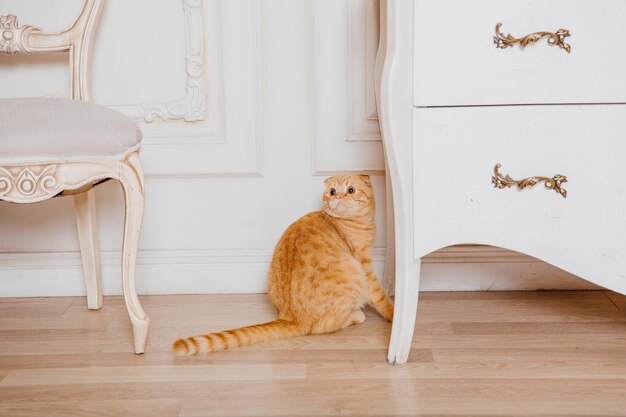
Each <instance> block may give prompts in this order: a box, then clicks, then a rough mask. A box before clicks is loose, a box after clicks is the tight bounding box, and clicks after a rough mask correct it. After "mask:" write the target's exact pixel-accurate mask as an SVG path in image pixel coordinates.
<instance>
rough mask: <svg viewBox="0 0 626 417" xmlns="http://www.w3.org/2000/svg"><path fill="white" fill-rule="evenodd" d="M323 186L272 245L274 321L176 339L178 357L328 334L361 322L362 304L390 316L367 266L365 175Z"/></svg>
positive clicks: (369, 231) (369, 214)
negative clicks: (316, 201)
mask: <svg viewBox="0 0 626 417" xmlns="http://www.w3.org/2000/svg"><path fill="white" fill-rule="evenodd" d="M325 185H326V189H325V191H324V196H323V209H322V210H320V211H316V212H313V213H309V214H307V215H306V216H304V217H302V218H300V219H299V220H297V221H296V222H294V223H293V224H292V225H291V226H289V227H288V228H287V230H286V231H285V233H284V234H283V236H282V237H281V239H280V241H279V242H278V244H277V245H276V249H275V250H274V256H273V257H272V263H271V265H270V269H269V273H268V295H269V298H270V300H271V301H272V304H274V307H276V310H277V311H278V319H277V320H275V321H271V322H269V323H265V324H258V325H255V326H249V327H242V328H240V329H234V330H227V331H224V332H219V333H211V334H207V335H202V336H194V337H190V338H187V339H179V340H177V341H176V342H174V344H173V345H172V349H173V350H174V351H175V352H176V353H177V354H181V355H195V354H197V353H202V352H213V351H217V350H224V349H230V348H232V347H236V346H246V345H250V344H253V343H257V342H262V341H268V340H276V339H285V338H288V337H294V336H299V335H307V334H319V333H332V332H335V331H337V330H340V329H342V328H344V327H346V326H350V325H354V324H358V323H361V322H362V321H363V320H365V316H364V315H363V312H362V311H361V308H362V307H363V305H364V304H365V303H369V304H370V305H372V306H373V307H374V308H375V309H376V310H377V311H378V312H379V313H380V314H381V315H382V316H383V317H384V318H385V319H387V320H390V321H391V320H392V318H393V303H392V301H391V299H390V298H389V295H387V293H386V292H385V290H383V288H382V287H381V286H380V284H379V282H378V279H377V278H376V274H375V273H374V269H373V267H372V257H371V252H372V244H373V243H374V238H375V235H376V226H375V223H374V212H375V204H374V191H373V189H372V186H371V183H370V180H369V177H368V176H367V175H351V176H337V177H331V178H329V179H327V180H326V181H325Z"/></svg>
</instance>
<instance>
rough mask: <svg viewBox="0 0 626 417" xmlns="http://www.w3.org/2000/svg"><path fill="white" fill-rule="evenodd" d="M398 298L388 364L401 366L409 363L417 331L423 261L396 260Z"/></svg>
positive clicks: (395, 306)
mask: <svg viewBox="0 0 626 417" xmlns="http://www.w3.org/2000/svg"><path fill="white" fill-rule="evenodd" d="M396 259H397V260H398V261H399V262H396V296H395V299H394V311H393V324H392V326H391V340H390V342H389V352H388V354H387V362H389V363H390V364H395V365H400V364H403V363H405V362H406V361H407V359H408V357H409V351H410V350H411V341H412V340H413V331H414V329H415V316H416V313H417V300H418V291H419V277H420V276H419V274H420V265H421V261H420V260H417V261H413V259H412V257H408V258H405V259H402V258H401V257H399V258H396Z"/></svg>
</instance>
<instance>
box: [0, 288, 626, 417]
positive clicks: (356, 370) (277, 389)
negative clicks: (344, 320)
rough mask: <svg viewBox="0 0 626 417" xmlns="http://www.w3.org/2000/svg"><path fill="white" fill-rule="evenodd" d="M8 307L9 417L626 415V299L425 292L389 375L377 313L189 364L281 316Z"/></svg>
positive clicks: (156, 303)
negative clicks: (136, 324)
mask: <svg viewBox="0 0 626 417" xmlns="http://www.w3.org/2000/svg"><path fill="white" fill-rule="evenodd" d="M141 301H142V303H143V306H144V308H145V310H146V312H147V313H148V315H149V316H150V319H151V322H150V331H149V337H148V345H147V351H146V353H145V354H143V355H134V354H132V334H131V330H130V323H129V320H128V315H127V312H126V307H125V304H124V300H123V298H122V297H105V302H104V306H103V308H102V309H100V310H98V311H89V310H87V308H86V303H85V298H84V297H75V298H74V297H62V298H36V299H28V298H19V299H6V298H5V299H0V417H5V416H6V417H23V416H28V417H31V416H51V417H57V416H59V417H60V416H63V417H67V416H69V417H73V416H90V417H93V416H95V417H99V416H107V417H108V416H129V417H135V416H157V417H159V416H164V417H174V416H180V417H191V416H203V417H204V416H248V415H249V416H337V415H357V416H409V415H411V416H420V417H429V416H431V417H435V416H437V417H442V416H490V417H504V416H507V417H509V416H514V417H531V416H532V417H557V416H559V417H565V416H567V417H589V416H606V417H608V416H611V417H615V416H624V415H626V395H625V393H626V297H624V296H622V295H619V294H615V293H611V292H609V291H540V292H468V293H423V294H420V303H419V307H418V316H417V320H416V325H415V334H414V338H413V342H412V348H411V355H410V357H409V362H408V363H407V364H406V365H403V366H391V365H388V364H386V362H385V359H386V351H387V345H388V343H389V337H390V331H391V326H390V323H388V322H386V321H385V320H383V319H382V318H381V317H380V316H378V315H377V314H376V313H375V312H373V311H372V310H370V309H368V310H367V311H366V318H367V319H366V321H365V322H364V323H361V324H359V325H356V326H350V327H348V328H346V329H343V330H341V331H339V332H337V333H335V334H329V335H316V336H307V337H299V338H293V339H288V340H277V341H272V342H266V343H260V344H257V345H254V346H249V347H245V348H240V349H234V350H231V351H226V352H215V353H211V354H208V355H200V356H195V357H177V356H175V355H173V354H172V352H171V351H170V346H171V343H172V342H173V341H174V340H175V339H176V338H178V337H184V336H190V335H195V334H203V333H206V332H211V331H219V330H225V329H231V328H235V327H239V326H244V325H249V324H255V323H259V322H263V321H268V320H272V319H274V317H275V312H274V309H273V307H272V306H271V304H270V303H269V302H268V300H267V296H266V295H264V294H253V295H246V294H238V295H168V296H142V297H141Z"/></svg>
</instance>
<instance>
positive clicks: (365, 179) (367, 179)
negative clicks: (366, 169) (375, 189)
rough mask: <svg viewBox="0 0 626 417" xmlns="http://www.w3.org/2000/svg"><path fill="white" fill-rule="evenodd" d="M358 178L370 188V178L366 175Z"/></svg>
mask: <svg viewBox="0 0 626 417" xmlns="http://www.w3.org/2000/svg"><path fill="white" fill-rule="evenodd" d="M359 178H361V180H362V181H363V182H364V183H365V185H367V186H368V187H371V186H372V181H371V180H370V176H369V175H366V174H360V175H359Z"/></svg>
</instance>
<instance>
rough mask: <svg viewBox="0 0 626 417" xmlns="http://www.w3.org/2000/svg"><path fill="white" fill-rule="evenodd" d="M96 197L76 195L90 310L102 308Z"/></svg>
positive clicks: (79, 238)
mask: <svg viewBox="0 0 626 417" xmlns="http://www.w3.org/2000/svg"><path fill="white" fill-rule="evenodd" d="M95 197H96V196H95V192H94V190H90V191H87V192H86V193H80V194H76V195H74V208H75V209H76V223H77V225H78V240H79V242H80V253H81V256H82V259H83V272H84V275H85V287H86V288H87V308H88V309H90V310H97V309H99V308H100V307H102V280H101V278H100V249H99V245H98V225H97V224H96V198H95Z"/></svg>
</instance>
